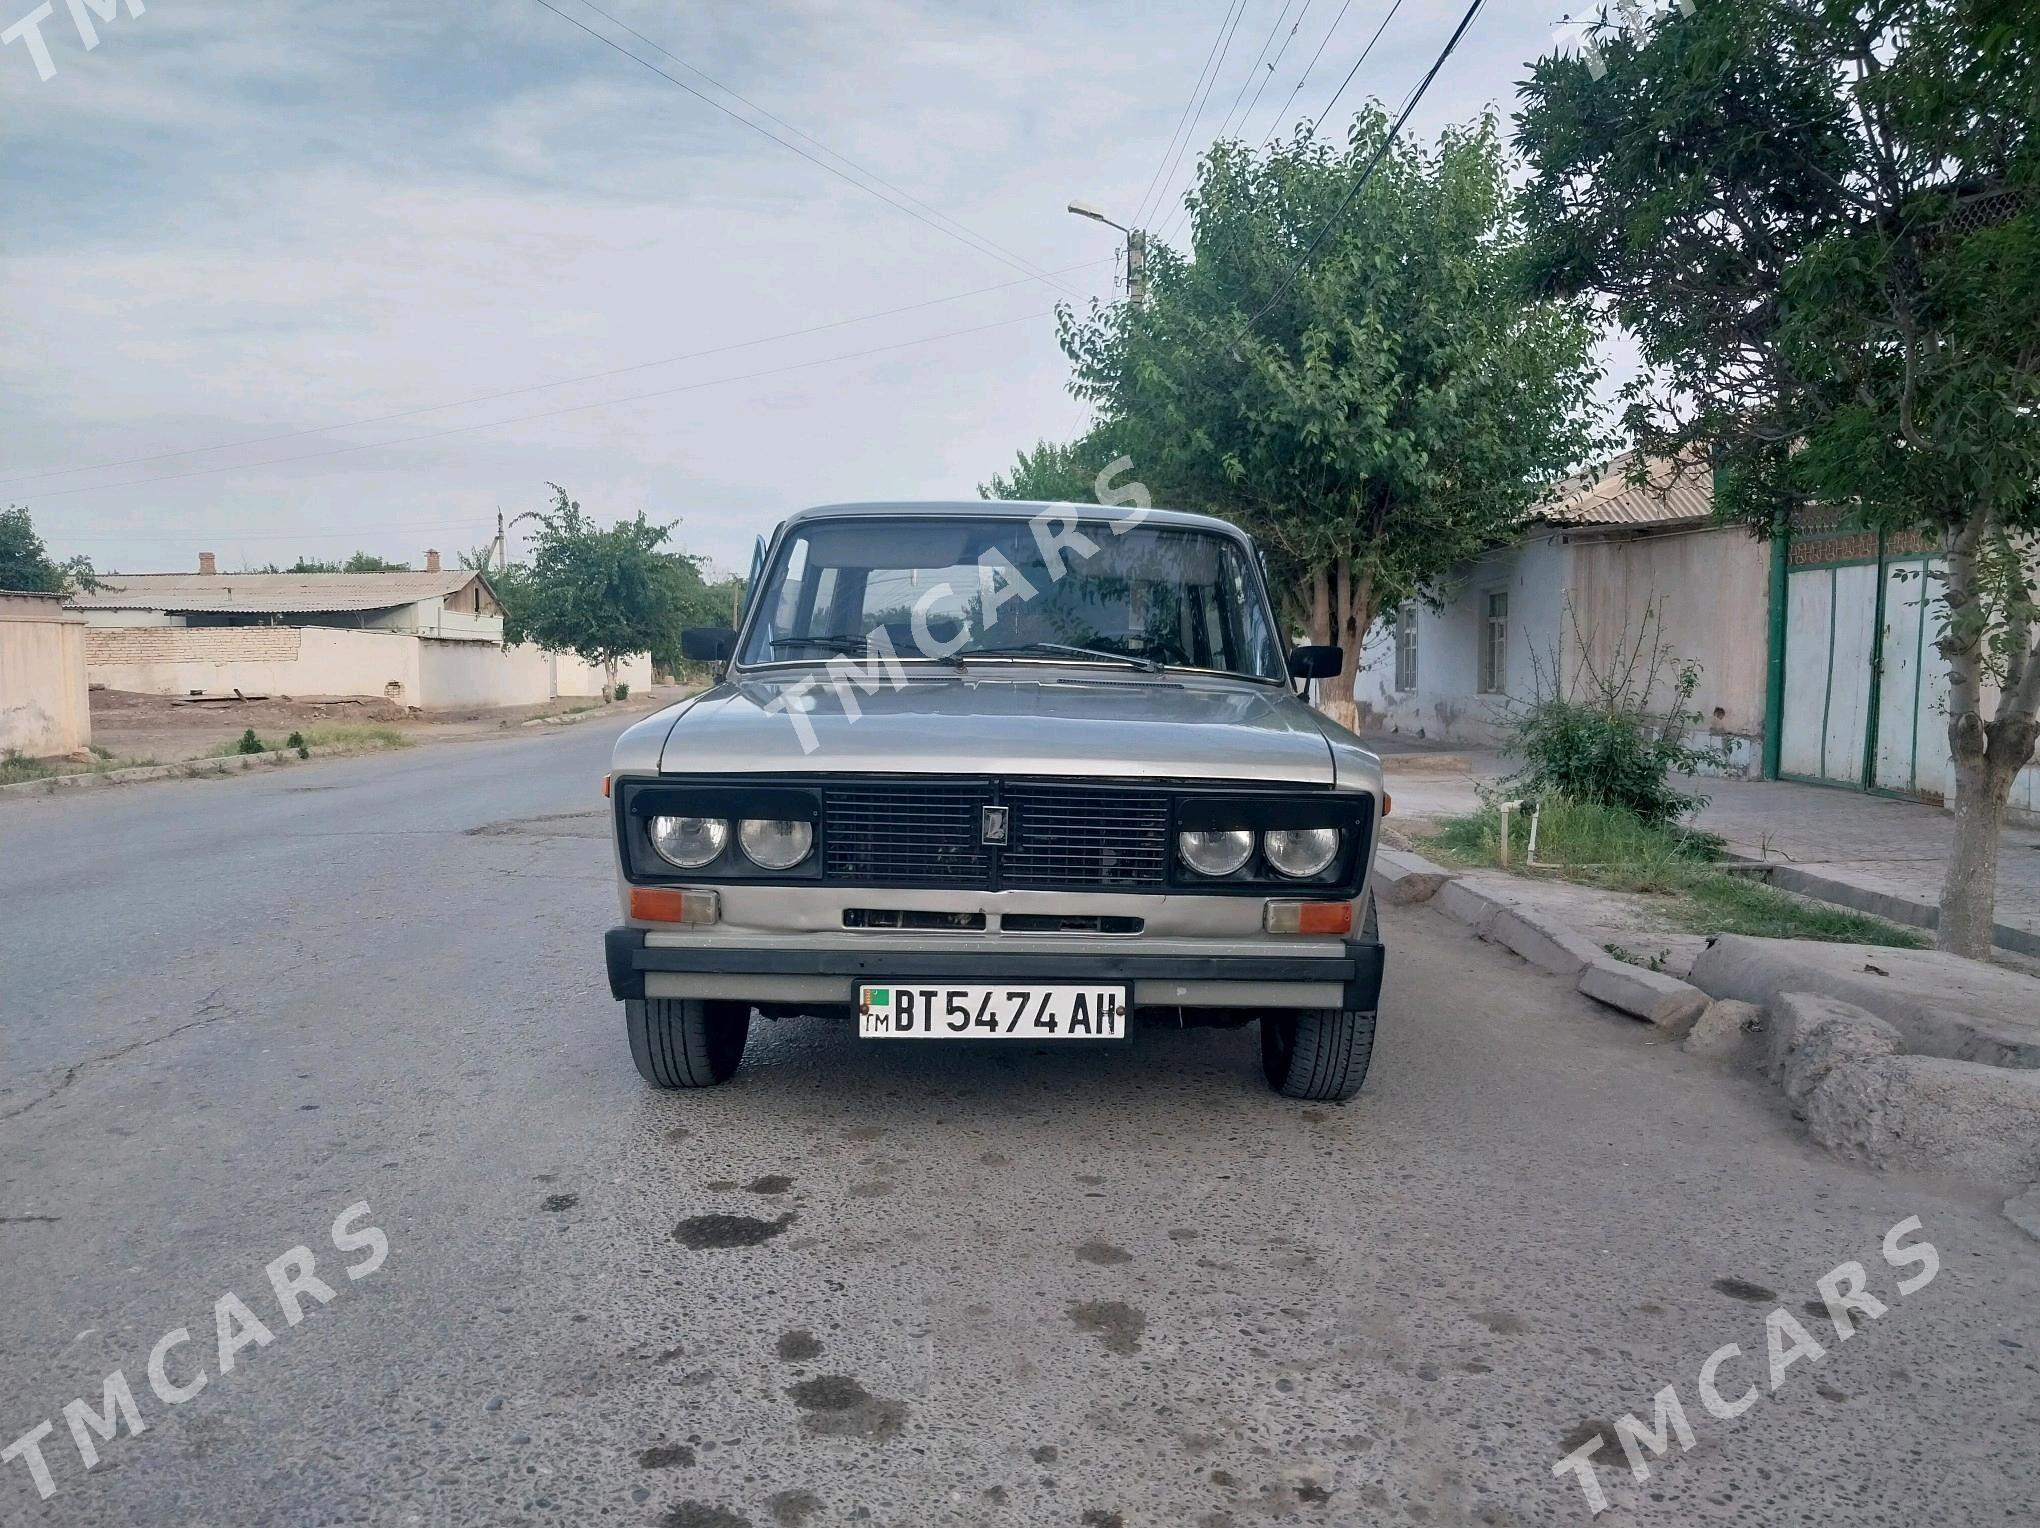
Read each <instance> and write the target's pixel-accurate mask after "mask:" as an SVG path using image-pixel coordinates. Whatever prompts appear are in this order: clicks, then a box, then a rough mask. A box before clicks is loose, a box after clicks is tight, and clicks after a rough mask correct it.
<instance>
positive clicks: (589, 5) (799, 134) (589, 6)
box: [548, 0, 1079, 297]
mask: <svg viewBox="0 0 2040 1528" xmlns="http://www.w3.org/2000/svg"><path fill="white" fill-rule="evenodd" d="M580 3H581V7H582V9H584V10H590V11H593V12H594V13H595V14H596V15H598V16H600V17H601V18H602V19H603V20H604V21H607V22H608V23H609V24H610V25H612V26H615V27H619V28H621V29H622V30H623V31H626V32H628V33H630V35H631V36H633V37H635V38H636V39H637V40H638V41H639V42H641V43H643V44H644V45H645V46H646V47H648V48H650V49H651V50H652V51H653V52H655V53H658V54H660V55H661V56H663V57H665V58H670V59H671V60H672V61H673V62H674V63H676V64H678V65H679V66H680V67H681V68H682V69H685V70H686V71H687V72H688V73H689V74H691V75H693V76H694V77H695V78H697V79H702V80H707V81H708V83H709V84H711V85H713V86H715V88H716V89H717V90H720V91H721V92H722V93H723V94H724V95H726V96H729V97H731V98H732V99H733V100H738V101H742V102H743V103H744V105H746V106H748V107H750V108H751V110H753V111H755V112H756V113H757V114H758V115H759V116H761V117H763V118H765V120H766V121H768V122H773V123H777V124H778V125H779V126H780V127H783V128H785V129H786V130H787V131H788V132H789V133H792V134H793V135H794V136H795V137H796V138H800V139H802V140H804V141H806V142H808V143H812V144H813V145H814V146H815V147H816V148H818V149H820V150H821V151H822V152H823V153H824V154H827V155H828V156H829V157H830V158H831V159H835V160H840V161H841V162H842V163H844V164H846V165H848V166H850V168H851V169H853V170H855V171H856V172H857V173H858V174H859V175H862V176H864V177H865V179H867V180H872V181H876V182H877V183H878V184H879V185H881V186H883V187H885V188H886V190H888V191H891V192H892V193H894V194H895V195H896V196H900V197H902V198H904V199H905V200H907V201H909V202H912V203H913V204H914V205H915V206H916V207H919V208H920V209H921V210H922V211H923V212H927V213H930V214H932V215H933V216H935V217H938V218H940V219H941V220H942V221H943V222H945V223H947V224H949V225H950V227H951V228H954V229H957V230H960V231H961V232H963V233H965V234H968V235H969V236H970V237H971V238H973V239H976V240H977V241H978V242H979V243H980V244H984V245H986V246H988V247H989V248H990V249H992V250H994V251H996V252H998V253H999V254H1001V255H1008V256H1011V257H1012V259H1013V260H1016V261H1018V262H1019V264H1020V266H1021V268H1022V269H1025V270H1028V271H1032V272H1033V273H1034V274H1035V275H1036V276H1037V277H1039V278H1041V279H1042V280H1044V281H1046V280H1048V278H1049V277H1050V276H1052V275H1055V274H1056V273H1055V272H1053V271H1044V270H1042V269H1041V268H1040V267H1039V266H1038V265H1036V264H1034V263H1033V262H1032V261H1031V260H1029V259H1027V257H1026V256H1024V255H1021V254H1018V253H1016V252H1015V251H1013V250H1010V249H1008V248H1006V247H1005V245H1003V244H1000V243H998V242H997V241H996V240H994V239H991V238H988V237H987V236H986V235H984V234H981V233H979V232H978V231H977V230H976V229H975V228H972V227H971V226H970V225H969V224H967V223H962V222H959V221H958V220H957V219H955V218H953V217H951V216H949V215H948V214H947V213H946V212H943V211H941V210H940V209H939V208H935V207H931V206H929V205H928V203H926V202H924V201H923V200H921V198H920V197H918V196H915V195H914V194H913V193H912V192H911V191H908V190H906V189H905V188H904V187H902V186H897V185H894V184H893V183H892V182H891V181H889V180H887V179H886V178H885V177H884V176H883V175H881V174H879V173H878V172H877V171H876V170H874V169H871V168H870V167H869V166H867V165H861V164H859V163H858V162H857V161H856V160H854V159H852V158H851V157H850V156H849V155H848V154H844V153H840V152H838V151H837V150H835V149H832V148H830V147H829V146H828V144H826V143H824V142H822V140H821V139H819V138H817V137H815V135H814V134H812V133H808V132H803V131H802V130H801V129H799V128H797V127H795V126H794V125H793V124H792V123H791V122H789V121H787V120H786V119H785V118H784V117H779V116H775V115H774V114H773V113H771V112H770V111H767V110H766V109H765V108H764V107H763V106H760V105H759V104H758V103H757V102H756V101H754V100H752V99H751V98H750V97H749V96H747V95H745V94H743V93H742V92H741V91H737V90H732V89H731V88H730V87H729V86H727V85H725V84H724V83H723V82H722V81H721V80H719V79H717V78H715V76H713V75H711V74H708V73H706V72H705V71H703V70H702V69H699V68H697V67H696V66H695V65H693V64H691V63H689V62H688V61H687V60H686V59H684V58H682V57H681V56H680V55H679V54H677V53H675V52H674V51H673V50H672V49H671V48H668V47H666V46H664V45H663V44H662V43H659V42H657V41H655V40H654V39H652V38H650V37H647V36H645V34H644V33H642V32H640V31H639V30H638V29H637V28H636V27H634V26H632V25H631V24H630V23H629V22H627V21H624V20H621V19H620V18H618V17H616V16H612V15H611V14H610V13H609V12H608V11H605V10H604V9H602V7H601V6H599V5H597V4H595V0H580ZM548 9H550V7H548ZM640 62H642V60H640ZM739 120H741V119H739ZM1055 284H1056V285H1060V283H1055ZM1063 290H1064V291H1069V288H1067V287H1064V288H1063ZM1070 295H1071V296H1073V297H1074V296H1078V295H1079V294H1078V293H1075V292H1071V293H1070Z"/></svg>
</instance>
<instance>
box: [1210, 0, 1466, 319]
mask: <svg viewBox="0 0 2040 1528" xmlns="http://www.w3.org/2000/svg"><path fill="white" fill-rule="evenodd" d="M1485 3H1486V0H1473V3H1472V4H1471V5H1469V6H1467V8H1466V14H1465V15H1464V16H1462V17H1460V18H1459V25H1458V26H1456V27H1454V28H1453V30H1452V35H1451V36H1450V37H1449V38H1447V39H1446V40H1445V46H1444V48H1443V49H1441V50H1440V52H1439V54H1438V57H1437V58H1436V59H1435V60H1433V61H1432V64H1431V67H1430V70H1429V71H1428V72H1427V73H1426V74H1425V75H1424V77H1423V79H1421V80H1419V81H1418V82H1417V88H1416V89H1415V90H1413V91H1411V92H1410V96H1409V99H1408V101H1406V102H1405V103H1404V104H1403V109H1402V112H1401V114H1400V115H1399V116H1398V117H1397V118H1396V119H1395V122H1394V124H1393V125H1392V126H1391V127H1390V128H1389V130H1388V134H1387V136H1385V137H1384V138H1383V139H1382V140H1381V146H1380V147H1379V148H1377V149H1376V150H1375V151H1374V157H1373V158H1371V159H1369V160H1368V161H1367V168H1366V169H1364V170H1362V171H1361V172H1360V175H1359V177H1358V178H1357V179H1356V180H1354V182H1353V183H1352V184H1351V185H1350V186H1348V187H1347V188H1346V194H1345V195H1344V196H1342V197H1341V198H1340V199H1339V205H1338V206H1337V207H1335V208H1333V209H1332V215H1331V216H1330V217H1328V218H1326V219H1325V221H1324V223H1323V225H1322V226H1320V227H1319V229H1318V231H1317V234H1316V236H1315V237H1313V238H1312V239H1311V241H1310V244H1309V247H1307V248H1306V249H1305V250H1304V252H1303V253H1302V254H1301V255H1299V256H1298V257H1297V259H1296V261H1295V263H1294V264H1292V265H1291V266H1290V267H1289V271H1288V274H1287V275H1285V276H1284V277H1283V278H1282V281H1281V283H1280V284H1279V285H1278V286H1277V287H1276V288H1275V291H1274V294H1273V295H1272V296H1271V297H1269V299H1268V300H1267V301H1266V302H1264V303H1262V304H1261V306H1260V307H1259V308H1258V309H1256V310H1255V312H1254V316H1253V317H1252V318H1249V319H1248V320H1247V321H1246V322H1245V323H1244V324H1242V325H1241V326H1240V332H1239V333H1238V334H1236V335H1234V336H1233V344H1234V345H1237V344H1238V343H1239V342H1240V341H1241V340H1242V339H1244V338H1246V335H1247V333H1248V331H1249V330H1251V329H1252V328H1253V327H1254V325H1255V324H1257V323H1259V322H1260V321H1261V319H1262V318H1263V317H1264V316H1266V314H1267V313H1268V311H1269V310H1270V309H1271V308H1273V307H1274V306H1275V304H1276V303H1278V302H1280V301H1281V300H1282V298H1283V296H1284V295H1285V294H1286V293H1287V292H1288V291H1289V288H1290V287H1291V286H1292V285H1294V284H1295V281H1296V278H1297V276H1298V275H1300V274H1301V273H1302V271H1303V268H1304V267H1305V266H1306V265H1308V264H1310V261H1311V258H1312V256H1314V255H1316V254H1317V252H1318V249H1319V248H1320V247H1321V246H1322V245H1323V244H1324V242H1325V238H1326V236H1327V235H1329V234H1330V233H1331V231H1332V229H1333V228H1335V227H1337V226H1338V224H1339V221H1340V220H1341V219H1342V218H1344V217H1345V215H1346V209H1347V208H1348V207H1351V206H1352V205H1353V199H1354V198H1355V197H1356V196H1358V195H1359V194H1360V191H1361V188H1362V187H1364V186H1365V185H1366V184H1367V182H1368V181H1369V180H1371V179H1372V178H1373V176H1374V171H1375V169H1376V167H1377V166H1379V165H1380V163H1381V161H1382V159H1383V158H1384V157H1386V156H1387V154H1388V151H1389V149H1390V147H1391V146H1393V145H1394V143H1395V140H1396V137H1397V135H1398V134H1400V133H1401V132H1402V129H1403V124H1404V123H1405V122H1407V121H1409V119H1410V113H1411V112H1413V111H1415V110H1416V109H1417V103H1418V102H1419V101H1421V100H1423V99H1424V92H1426V91H1427V90H1429V89H1430V88H1431V81H1433V80H1435V79H1436V78H1437V77H1438V71H1439V70H1440V69H1443V68H1444V67H1445V60H1446V59H1448V58H1450V57H1451V56H1452V50H1453V49H1454V48H1456V47H1458V46H1459V39H1460V38H1462V37H1464V36H1465V35H1466V30H1467V28H1468V27H1470V26H1472V25H1473V18H1474V17H1475V16H1477V15H1479V14H1480V8H1481V6H1482V5H1483V4H1485ZM1397 4H1398V5H1400V4H1401V0H1397ZM1389 14H1390V15H1391V16H1392V15H1394V14H1395V12H1394V11H1390V12H1389ZM1387 24H1388V23H1387V22H1386V21H1384V22H1383V23H1382V25H1383V26H1386V25H1387ZM1376 35H1377V36H1379V35H1380V34H1379V33H1377V34H1376ZM1349 77H1350V76H1349ZM1340 88H1341V89H1342V90H1343V89H1344V88H1345V87H1344V86H1341V87H1340ZM1335 99H1336V98H1335Z"/></svg>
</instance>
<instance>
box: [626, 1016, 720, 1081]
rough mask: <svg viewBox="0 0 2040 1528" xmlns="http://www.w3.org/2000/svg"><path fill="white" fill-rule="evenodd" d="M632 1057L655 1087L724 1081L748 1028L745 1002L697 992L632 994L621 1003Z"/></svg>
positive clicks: (642, 1074)
mask: <svg viewBox="0 0 2040 1528" xmlns="http://www.w3.org/2000/svg"><path fill="white" fill-rule="evenodd" d="M623 1015H624V1023H625V1025H626V1027H628V1029H629V1030H630V1054H631V1059H632V1060H633V1061H635V1062H637V1069H638V1073H639V1075H641V1076H642V1077H643V1078H644V1079H645V1081H646V1082H649V1083H651V1084H652V1085H653V1086H654V1087H659V1088H706V1087H712V1086H713V1085H714V1084H716V1083H718V1082H728V1081H729V1080H730V1078H731V1077H733V1076H735V1075H736V1071H737V1063H738V1062H740V1061H742V1060H743V1059H744V1042H745V1040H747V1039H749V1038H750V1034H751V1005H750V1004H749V1003H729V1002H714V1001H710V1000H707V999H704V998H698V997H647V998H631V999H629V1000H627V1001H626V1002H625V1003H624V1005H623Z"/></svg>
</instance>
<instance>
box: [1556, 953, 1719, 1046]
mask: <svg viewBox="0 0 2040 1528" xmlns="http://www.w3.org/2000/svg"><path fill="white" fill-rule="evenodd" d="M1579 989H1580V991H1581V992H1583V993H1585V994H1586V995H1587V996H1588V997H1590V998H1593V999H1594V1000H1595V1001H1596V1002H1601V1003H1606V1004H1607V1005H1608V1006H1609V1007H1611V1008H1619V1009H1621V1010H1622V1011H1623V1012H1624V1013H1628V1014H1634V1015H1635V1016H1636V1017H1637V1018H1639V1019H1644V1020H1647V1021H1648V1022H1649V1023H1651V1024H1654V1025H1655V1026H1657V1027H1658V1028H1659V1029H1662V1030H1665V1031H1666V1032H1668V1033H1670V1034H1671V1035H1673V1036H1674V1037H1683V1036H1684V1035H1686V1034H1687V1033H1688V1032H1690V1031H1691V1029H1692V1028H1693V1026H1694V1024H1695V1023H1696V1022H1697V1021H1698V1020H1699V1018H1700V1016H1701V1015H1702V1014H1703V1013H1705V1012H1706V1011H1707V1007H1708V1003H1707V994H1706V993H1704V992H1702V991H1701V990H1700V989H1699V988H1698V987H1695V986H1693V985H1692V984H1691V983H1690V982H1682V981H1680V980H1679V979H1678V978H1677V977H1676V976H1667V975H1665V973H1664V972H1662V971H1649V970H1646V969H1644V968H1643V967H1642V966H1632V965H1631V964H1629V962H1628V961H1626V960H1617V959H1616V958H1615V957H1614V956H1612V955H1601V956H1599V957H1598V958H1597V959H1595V960H1594V961H1593V962H1591V963H1590V964H1589V965H1588V966H1586V968H1585V969H1583V970H1582V971H1581V972H1580V976H1579Z"/></svg>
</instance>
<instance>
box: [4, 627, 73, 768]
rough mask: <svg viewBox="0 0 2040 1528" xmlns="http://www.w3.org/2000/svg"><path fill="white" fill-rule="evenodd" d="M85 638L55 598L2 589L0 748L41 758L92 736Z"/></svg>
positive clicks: (64, 749) (70, 750) (68, 750)
mask: <svg viewBox="0 0 2040 1528" xmlns="http://www.w3.org/2000/svg"><path fill="white" fill-rule="evenodd" d="M84 639H85V623H84V622H83V621H81V620H80V619H79V618H78V617H77V616H75V615H71V614H68V613H67V612H65V610H64V609H63V607H62V606H61V605H59V604H58V602H57V601H56V600H54V599H45V598H43V597H41V596H39V595H31V594H0V749H15V750H18V751H19V752H21V753H25V754H27V755H28V756H29V757H30V758H41V757H48V756H51V755H54V754H60V753H74V752H76V751H77V750H78V749H80V748H83V747H84V746H85V745H86V744H87V743H89V742H91V741H92V714H91V710H90V708H89V706H88V705H87V702H86V690H85V640H84Z"/></svg>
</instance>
